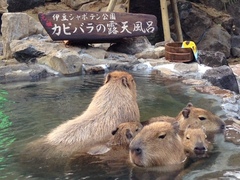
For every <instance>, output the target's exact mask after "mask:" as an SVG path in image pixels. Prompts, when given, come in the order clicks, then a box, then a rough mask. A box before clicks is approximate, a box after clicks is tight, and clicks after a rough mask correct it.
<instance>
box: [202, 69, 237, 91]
mask: <svg viewBox="0 0 240 180" xmlns="http://www.w3.org/2000/svg"><path fill="white" fill-rule="evenodd" d="M202 78H203V79H207V80H208V81H209V82H211V83H212V85H214V86H217V87H220V88H222V89H228V90H230V91H234V92H235V93H239V87H238V82H237V79H236V77H235V75H234V74H233V71H232V69H231V68H230V67H229V66H226V65H224V66H220V67H215V68H212V69H209V70H207V71H206V72H205V73H204V74H203V76H202Z"/></svg>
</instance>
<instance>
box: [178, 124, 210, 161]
mask: <svg viewBox="0 0 240 180" xmlns="http://www.w3.org/2000/svg"><path fill="white" fill-rule="evenodd" d="M182 142H183V146H184V150H185V153H186V155H187V156H188V157H190V158H202V157H208V152H209V151H211V150H212V148H213V146H212V144H211V143H210V142H209V141H208V140H207V135H206V133H205V130H204V128H202V127H198V126H197V127H194V126H193V125H189V126H188V127H187V128H186V129H185V131H184V134H183V138H182Z"/></svg>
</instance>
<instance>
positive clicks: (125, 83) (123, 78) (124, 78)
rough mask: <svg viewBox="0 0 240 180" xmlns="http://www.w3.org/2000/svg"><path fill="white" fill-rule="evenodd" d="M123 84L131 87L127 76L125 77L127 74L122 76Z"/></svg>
mask: <svg viewBox="0 0 240 180" xmlns="http://www.w3.org/2000/svg"><path fill="white" fill-rule="evenodd" d="M122 84H123V85H124V86H126V87H129V84H128V80H127V77H125V76H123V77H122Z"/></svg>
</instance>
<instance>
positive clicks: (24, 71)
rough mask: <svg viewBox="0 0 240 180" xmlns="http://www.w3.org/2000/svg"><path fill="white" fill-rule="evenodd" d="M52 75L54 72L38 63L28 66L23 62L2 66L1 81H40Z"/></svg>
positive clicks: (0, 68)
mask: <svg viewBox="0 0 240 180" xmlns="http://www.w3.org/2000/svg"><path fill="white" fill-rule="evenodd" d="M51 75H53V74H51V73H49V72H48V71H47V70H46V69H45V68H43V67H41V66H39V65H36V64H32V65H29V66H28V65H27V64H24V63H21V64H13V65H9V66H4V67H0V83H9V82H19V81H39V80H40V79H43V78H46V77H48V76H51Z"/></svg>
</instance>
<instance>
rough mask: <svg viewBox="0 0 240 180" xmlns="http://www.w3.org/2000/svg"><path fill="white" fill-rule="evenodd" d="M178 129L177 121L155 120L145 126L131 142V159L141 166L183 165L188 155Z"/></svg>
mask: <svg viewBox="0 0 240 180" xmlns="http://www.w3.org/2000/svg"><path fill="white" fill-rule="evenodd" d="M178 130H179V125H178V123H177V122H176V123H174V124H171V123H169V122H153V123H151V124H149V125H146V126H144V127H143V129H142V130H141V131H140V132H139V133H138V134H137V135H136V136H135V138H134V139H133V140H132V141H131V143H130V146H129V149H130V150H129V154H130V161H131V162H132V163H133V164H135V165H137V166H140V167H155V166H168V165H176V164H179V166H181V164H183V163H184V161H185V160H186V155H185V153H184V148H183V144H182V140H181V138H180V136H179V135H178Z"/></svg>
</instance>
